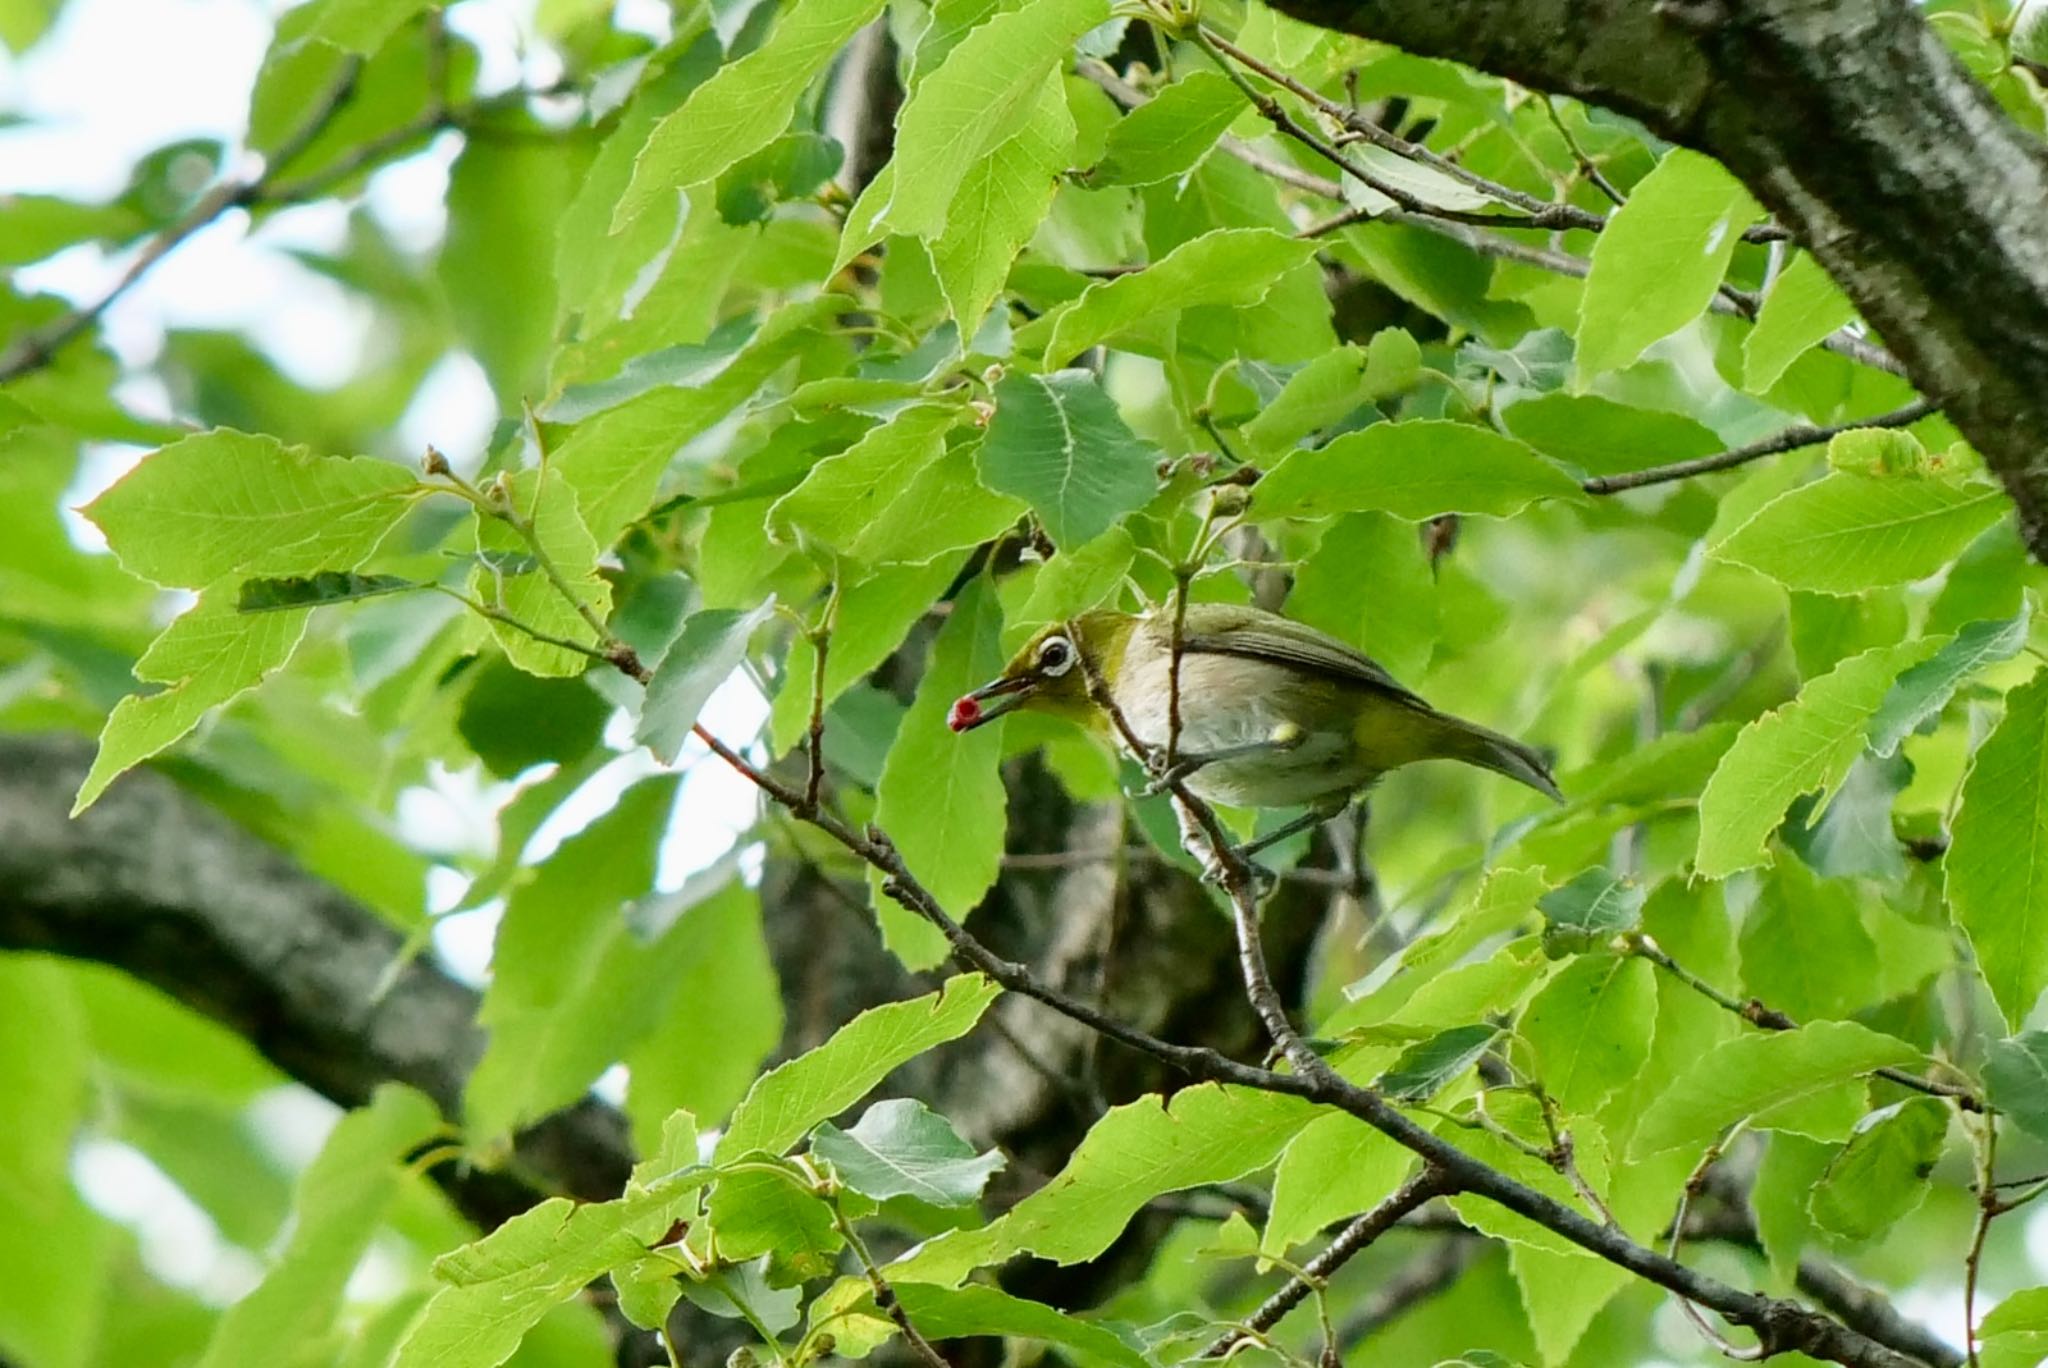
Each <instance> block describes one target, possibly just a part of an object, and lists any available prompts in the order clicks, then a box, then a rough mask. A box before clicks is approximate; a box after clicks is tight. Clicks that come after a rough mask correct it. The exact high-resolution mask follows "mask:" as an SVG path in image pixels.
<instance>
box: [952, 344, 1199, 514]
mask: <svg viewBox="0 0 2048 1368" xmlns="http://www.w3.org/2000/svg"><path fill="white" fill-rule="evenodd" d="M995 402H996V412H995V417H994V418H992V419H990V420H989V427H988V438H987V440H986V441H984V442H983V443H982V444H981V455H980V467H981V478H982V480H983V482H984V483H986V484H987V485H988V487H989V488H990V489H994V490H998V491H1000V492H1002V493H1005V494H1013V495H1015V496H1017V497H1018V498H1020V499H1023V500H1024V501H1026V502H1027V503H1029V504H1030V505H1031V507H1032V509H1033V510H1034V511H1036V512H1037V514H1038V517H1039V520H1040V521H1041V522H1043V523H1044V524H1045V530H1046V531H1047V532H1049V533H1050V534H1051V535H1052V539H1053V542H1054V544H1055V545H1058V546H1075V547H1078V546H1080V545H1082V544H1083V543H1085V542H1091V541H1093V540H1095V538H1097V537H1099V536H1101V535H1102V534H1103V533H1104V532H1107V531H1108V530H1109V529H1110V526H1111V525H1112V524H1114V523H1115V522H1116V521H1117V520H1118V519H1119V518H1122V517H1123V516H1124V515H1125V514H1127V513H1131V512H1134V511H1135V510H1137V509H1139V508H1142V507H1144V506H1145V504H1146V503H1148V502H1149V501H1150V500H1151V498H1152V495H1153V493H1154V491H1155V490H1157V489H1158V487H1159V476H1158V464H1159V460H1160V453H1159V451H1158V450H1157V449H1156V448H1154V447H1152V446H1150V445H1149V444H1147V443H1145V442H1143V441H1141V440H1139V438H1138V437H1137V435H1136V434H1134V433H1133V432H1132V431H1131V430H1130V428H1129V427H1127V426H1126V425H1125V423H1124V420H1123V417H1122V415H1120V414H1119V413H1118V412H1117V410H1116V405H1115V404H1114V403H1112V402H1111V401H1110V398H1109V396H1108V395H1107V394H1105V393H1103V391H1102V387H1101V386H1100V385H1099V384H1097V383H1096V381H1095V377H1094V376H1093V375H1091V374H1090V373H1089V372H1087V371H1084V370H1063V371H1055V372H1053V373H1052V374H1050V375H1029V374H1025V373H1023V372H1021V371H1012V372H1010V373H1009V374H1007V375H1005V376H1004V377H1003V378H1002V380H1001V381H1000V382H998V383H997V385H996V388H995Z"/></svg>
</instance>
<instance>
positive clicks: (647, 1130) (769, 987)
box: [624, 879, 782, 1157]
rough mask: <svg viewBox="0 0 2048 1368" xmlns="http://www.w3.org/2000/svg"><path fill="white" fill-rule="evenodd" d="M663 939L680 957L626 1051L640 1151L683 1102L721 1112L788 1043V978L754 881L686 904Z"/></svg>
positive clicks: (716, 1116) (704, 1112)
mask: <svg viewBox="0 0 2048 1368" xmlns="http://www.w3.org/2000/svg"><path fill="white" fill-rule="evenodd" d="M666 939H668V940H671V941H673V942H674V944H673V946H672V947H670V948H671V949H672V952H673V954H674V956H675V961H676V962H679V963H680V965H681V967H680V968H679V969H676V970H674V971H673V972H671V973H670V975H669V978H668V983H667V990H668V994H669V1000H668V1006H667V1008H666V1009H665V1010H664V1011H663V1012H662V1014H661V1016H660V1018H659V1019H658V1020H656V1022H655V1023H654V1025H653V1026H652V1027H651V1028H650V1029H649V1030H648V1032H647V1034H646V1035H644V1036H642V1037H641V1038H640V1041H639V1043H638V1044H636V1045H634V1046H633V1047H632V1048H631V1049H629V1050H628V1051H627V1052H626V1054H625V1057H624V1062H625V1065H626V1069H627V1074H628V1082H627V1084H626V1113H627V1115H628V1116H630V1117H631V1118H632V1121H633V1134H634V1138H635V1139H636V1140H637V1141H638V1142H639V1143H640V1145H641V1148H642V1149H643V1150H645V1149H647V1148H649V1147H651V1144H652V1141H653V1139H654V1138H655V1137H656V1136H658V1135H659V1134H660V1131H661V1126H662V1123H663V1121H664V1120H665V1119H666V1118H667V1117H668V1116H669V1115H670V1113H672V1112H674V1111H675V1110H676V1109H678V1108H682V1109H686V1110H688V1111H690V1112H692V1113H694V1114H695V1115H697V1116H701V1117H703V1118H704V1120H705V1122H706V1123H707V1124H710V1123H715V1122H721V1121H723V1120H724V1119H725V1116H726V1114H727V1113H728V1112H730V1111H731V1110H732V1109H733V1107H734V1105H735V1104H737V1103H738V1102H739V1100H740V1099H741V1098H742V1097H745V1096H746V1094H747V1089H748V1088H749V1087H750V1086H751V1085H752V1084H753V1081H754V1077H755V1075H756V1074H757V1073H758V1072H759V1071H760V1068H761V1065H762V1064H763V1063H765V1062H766V1061H767V1059H768V1057H769V1056H770V1055H772V1054H774V1053H775V1048H776V1046H778V1045H780V1044H781V1043H782V985H781V984H780V983H779V982H778V981H777V979H776V975H775V965H774V963H773V961H771V960H770V959H769V956H768V943H767V939H766V937H765V936H764V935H763V934H762V926H761V895H760V894H759V893H758V892H757V891H756V890H754V889H751V888H748V887H747V886H746V885H745V884H743V883H741V882H739V881H738V880H737V879H735V880H734V881H733V882H731V883H729V884H727V885H725V887H723V888H721V889H720V890H719V891H718V892H716V893H714V894H712V895H711V896H710V897H707V898H705V899H703V900H702V901H700V902H696V903H693V904H692V905H690V906H689V907H688V908H686V909H685V910H684V911H683V913H682V915H681V916H680V917H679V918H677V919H676V921H675V923H674V926H673V929H672V930H670V931H669V932H668V933H667V937H666ZM713 1041H715V1042H717V1048H716V1049H708V1048H706V1045H707V1043H708V1042H713ZM690 1154H691V1156H692V1157H694V1156H695V1154H696V1151H695V1150H692V1151H690Z"/></svg>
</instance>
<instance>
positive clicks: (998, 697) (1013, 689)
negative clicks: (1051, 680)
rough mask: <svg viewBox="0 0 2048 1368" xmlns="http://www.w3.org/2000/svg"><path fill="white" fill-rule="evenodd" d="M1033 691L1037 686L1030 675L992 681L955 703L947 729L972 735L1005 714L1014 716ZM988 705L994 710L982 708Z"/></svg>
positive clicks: (956, 700)
mask: <svg viewBox="0 0 2048 1368" xmlns="http://www.w3.org/2000/svg"><path fill="white" fill-rule="evenodd" d="M1035 687H1037V685H1036V682H1035V681H1034V680H1033V679H1032V678H1031V677H1030V676H1029V675H1018V676H1016V677H1014V678H1008V679H992V680H990V681H989V682H988V683H986V684H984V685H982V686H981V687H980V688H978V689H976V690H974V691H973V692H972V693H967V694H962V695H961V696H960V697H959V698H957V699H955V700H954V701H953V710H952V711H951V712H949V713H947V714H946V725H947V726H948V727H951V728H952V729H953V730H954V731H956V732H968V731H973V730H974V729H975V728H976V727H978V726H980V725H981V724H982V723H984V722H993V721H995V720H996V719H997V718H998V717H1001V716H1002V715H1003V714H1004V713H1007V712H1015V711H1016V710H1017V709H1018V708H1019V707H1021V706H1023V703H1024V700H1025V699H1026V698H1028V697H1030V695H1031V690H1032V689H1033V688H1035ZM990 702H993V703H994V705H995V706H993V707H983V706H982V705H983V704H984V703H990Z"/></svg>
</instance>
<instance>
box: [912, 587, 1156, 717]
mask: <svg viewBox="0 0 2048 1368" xmlns="http://www.w3.org/2000/svg"><path fill="white" fill-rule="evenodd" d="M1136 622H1137V619H1136V618H1134V617H1132V616H1131V615H1130V614H1128V613H1109V612H1098V613H1083V614H1082V615H1081V616H1079V617H1077V618H1073V619H1071V620H1069V621H1067V622H1055V623H1050V624H1048V625H1047V626H1045V627H1042V628H1040V629H1039V630H1038V631H1037V632H1035V633H1034V634H1033V635H1032V637H1031V639H1030V640H1029V641H1027V642H1025V643H1024V645H1023V646H1022V647H1020V648H1019V649H1018V651H1017V654H1015V655H1014V656H1012V657H1010V663H1009V664H1007V665H1005V666H1004V667H1003V672H1002V673H1001V674H999V675H997V676H996V677H995V678H994V679H991V680H990V681H989V682H988V683H986V684H984V685H982V686H981V687H980V688H978V689H976V690H974V691H973V692H972V693H968V694H965V695H963V696H961V698H960V699H959V700H958V701H956V702H955V703H954V704H953V710H952V711H951V712H950V713H948V714H947V715H946V725H947V726H949V727H951V728H952V729H953V730H954V731H956V732H964V731H972V730H973V729H974V728H976V727H978V726H980V725H981V724H982V723H984V722H993V721H995V719H997V718H998V717H1001V716H1002V715H1003V714H1005V713H1011V712H1016V711H1018V710H1019V709H1023V708H1028V709H1030V710H1032V711H1033V712H1042V713H1050V714H1052V715H1053V716H1056V717H1065V718H1068V719H1070V720H1072V721H1075V722H1079V723H1081V724H1082V725H1083V726H1087V725H1090V724H1091V723H1094V722H1096V721H1097V720H1099V718H1100V711H1099V710H1098V709H1097V708H1096V706H1095V703H1094V701H1093V700H1092V699H1091V698H1089V696H1088V678H1089V676H1090V675H1091V674H1093V675H1094V676H1095V677H1097V678H1099V679H1101V680H1102V681H1103V683H1104V684H1105V685H1107V684H1109V683H1111V682H1113V681H1114V679H1115V676H1116V667H1117V663H1118V660H1119V658H1120V657H1121V656H1122V654H1123V646H1124V642H1125V641H1126V640H1127V639H1128V638H1129V636H1130V633H1131V628H1132V627H1133V626H1134V625H1135V624H1136Z"/></svg>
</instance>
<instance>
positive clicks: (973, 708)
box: [946, 698, 981, 732]
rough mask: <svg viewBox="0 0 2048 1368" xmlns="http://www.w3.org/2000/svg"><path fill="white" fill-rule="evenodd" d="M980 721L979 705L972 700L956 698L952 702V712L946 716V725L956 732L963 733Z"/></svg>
mask: <svg viewBox="0 0 2048 1368" xmlns="http://www.w3.org/2000/svg"><path fill="white" fill-rule="evenodd" d="M979 721H981V704H979V703H977V702H975V701H974V700H973V699H972V698H958V699H955V700H954V701H953V711H951V712H949V713H947V714H946V725H947V726H949V727H951V728H952V729H953V730H954V731H956V732H964V731H966V730H967V729H968V728H969V727H971V726H973V725H974V724H975V723H977V722H979Z"/></svg>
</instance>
